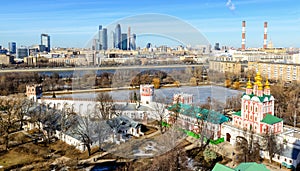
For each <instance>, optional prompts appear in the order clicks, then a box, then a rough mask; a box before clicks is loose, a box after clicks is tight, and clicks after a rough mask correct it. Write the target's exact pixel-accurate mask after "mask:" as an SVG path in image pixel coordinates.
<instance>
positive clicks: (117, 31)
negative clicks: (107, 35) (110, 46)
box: [115, 24, 122, 49]
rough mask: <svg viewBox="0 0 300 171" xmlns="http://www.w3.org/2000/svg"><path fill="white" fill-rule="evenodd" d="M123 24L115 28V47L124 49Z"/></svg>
mask: <svg viewBox="0 0 300 171" xmlns="http://www.w3.org/2000/svg"><path fill="white" fill-rule="evenodd" d="M121 36H122V35H121V25H120V24H117V26H116V29H115V48H117V49H122V47H121V46H122V42H121V41H122V37H121Z"/></svg>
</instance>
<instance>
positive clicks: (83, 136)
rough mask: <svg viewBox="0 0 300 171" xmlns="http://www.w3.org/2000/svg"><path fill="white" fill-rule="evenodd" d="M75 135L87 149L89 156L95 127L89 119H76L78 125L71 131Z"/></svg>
mask: <svg viewBox="0 0 300 171" xmlns="http://www.w3.org/2000/svg"><path fill="white" fill-rule="evenodd" d="M72 132H73V133H74V134H75V135H78V136H79V137H80V140H81V141H82V142H83V144H84V146H85V147H86V148H87V151H88V155H89V156H90V155H91V146H92V143H93V141H92V136H93V135H94V133H95V125H94V124H93V122H92V121H91V119H90V117H78V123H77V124H76V127H74V128H73V129H72Z"/></svg>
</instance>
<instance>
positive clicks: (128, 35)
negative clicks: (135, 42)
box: [127, 27, 131, 50]
mask: <svg viewBox="0 0 300 171" xmlns="http://www.w3.org/2000/svg"><path fill="white" fill-rule="evenodd" d="M130 36H131V30H130V27H128V33H127V50H130Z"/></svg>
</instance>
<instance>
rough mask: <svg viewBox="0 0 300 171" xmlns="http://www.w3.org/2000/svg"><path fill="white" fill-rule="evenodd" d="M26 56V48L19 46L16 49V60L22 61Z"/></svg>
mask: <svg viewBox="0 0 300 171" xmlns="http://www.w3.org/2000/svg"><path fill="white" fill-rule="evenodd" d="M27 56H28V48H27V47H25V46H21V47H19V48H17V58H20V59H23V58H24V57H27Z"/></svg>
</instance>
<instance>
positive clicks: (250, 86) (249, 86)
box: [247, 78, 252, 88]
mask: <svg viewBox="0 0 300 171" xmlns="http://www.w3.org/2000/svg"><path fill="white" fill-rule="evenodd" d="M247 88H252V83H251V81H250V78H249V81H248V82H247Z"/></svg>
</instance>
